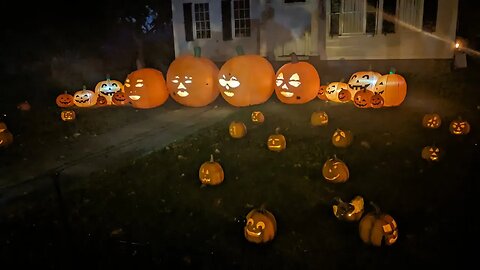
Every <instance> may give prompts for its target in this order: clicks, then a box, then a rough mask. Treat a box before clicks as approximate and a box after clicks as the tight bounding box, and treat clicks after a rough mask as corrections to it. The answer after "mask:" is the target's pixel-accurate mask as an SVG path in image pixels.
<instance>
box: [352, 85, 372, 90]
mask: <svg viewBox="0 0 480 270" xmlns="http://www.w3.org/2000/svg"><path fill="white" fill-rule="evenodd" d="M348 86H350V88H352V89H353V90H366V89H367V87H369V86H370V84H366V85H358V84H356V85H355V84H349V85H348Z"/></svg>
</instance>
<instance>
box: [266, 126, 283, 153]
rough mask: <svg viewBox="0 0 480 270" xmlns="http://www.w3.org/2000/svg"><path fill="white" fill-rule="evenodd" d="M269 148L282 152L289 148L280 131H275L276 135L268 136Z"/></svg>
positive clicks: (277, 129)
mask: <svg viewBox="0 0 480 270" xmlns="http://www.w3.org/2000/svg"><path fill="white" fill-rule="evenodd" d="M267 147H268V149H269V150H270V151H274V152H281V151H283V150H285V148H287V140H286V139H285V136H283V135H282V134H280V129H279V128H276V129H275V134H272V135H270V136H268V139H267Z"/></svg>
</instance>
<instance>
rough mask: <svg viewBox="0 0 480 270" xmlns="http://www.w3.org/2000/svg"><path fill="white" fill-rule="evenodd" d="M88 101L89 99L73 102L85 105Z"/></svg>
mask: <svg viewBox="0 0 480 270" xmlns="http://www.w3.org/2000/svg"><path fill="white" fill-rule="evenodd" d="M88 101H90V99H84V100H75V102H77V103H87V102H88Z"/></svg>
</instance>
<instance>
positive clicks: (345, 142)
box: [332, 128, 353, 147]
mask: <svg viewBox="0 0 480 270" xmlns="http://www.w3.org/2000/svg"><path fill="white" fill-rule="evenodd" d="M352 141H353V134H352V132H351V131H349V130H342V129H339V128H337V130H335V132H334V133H333V135H332V143H333V145H335V146H336V147H348V146H349V145H350V144H352Z"/></svg>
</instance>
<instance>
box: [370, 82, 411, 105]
mask: <svg viewBox="0 0 480 270" xmlns="http://www.w3.org/2000/svg"><path fill="white" fill-rule="evenodd" d="M374 92H375V94H380V95H382V97H383V100H384V104H383V106H385V107H391V106H398V105H400V104H402V102H403V101H404V100H405V97H406V96H407V82H406V81H405V78H403V77H402V76H401V75H398V74H385V75H383V76H381V77H380V78H378V81H377V83H376V84H375V90H374Z"/></svg>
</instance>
